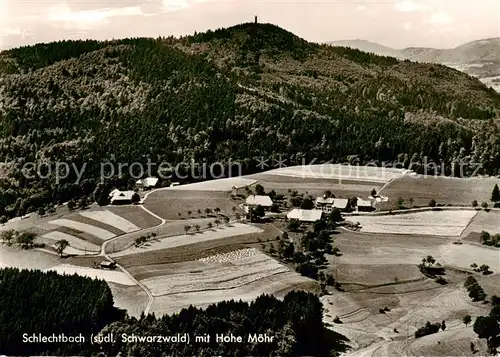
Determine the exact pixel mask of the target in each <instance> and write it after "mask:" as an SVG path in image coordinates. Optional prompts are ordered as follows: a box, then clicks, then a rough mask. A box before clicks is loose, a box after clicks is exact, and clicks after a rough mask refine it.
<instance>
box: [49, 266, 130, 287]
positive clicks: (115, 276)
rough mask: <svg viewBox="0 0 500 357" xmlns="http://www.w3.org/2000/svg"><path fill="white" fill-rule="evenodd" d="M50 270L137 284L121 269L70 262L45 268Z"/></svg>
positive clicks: (122, 283)
mask: <svg viewBox="0 0 500 357" xmlns="http://www.w3.org/2000/svg"><path fill="white" fill-rule="evenodd" d="M49 270H53V271H55V272H57V273H58V274H67V275H73V274H77V275H80V276H88V277H91V278H94V279H102V280H105V281H109V282H113V283H116V284H121V285H130V286H132V285H135V282H134V281H133V280H131V279H130V278H129V277H128V276H127V275H126V274H125V273H122V272H121V271H113V270H103V269H94V268H86V267H80V266H76V265H70V264H61V265H57V266H55V267H51V268H48V269H45V271H49Z"/></svg>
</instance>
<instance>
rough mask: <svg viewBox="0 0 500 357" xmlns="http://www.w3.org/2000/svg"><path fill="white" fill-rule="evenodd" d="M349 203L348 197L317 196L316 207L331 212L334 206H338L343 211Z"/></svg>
mask: <svg viewBox="0 0 500 357" xmlns="http://www.w3.org/2000/svg"><path fill="white" fill-rule="evenodd" d="M348 204H349V200H348V199H347V198H333V197H330V198H326V197H324V196H323V197H318V198H316V201H315V205H316V209H319V210H321V211H323V212H325V213H330V212H331V211H332V209H333V208H338V209H340V210H341V211H345V210H346V209H347V206H348Z"/></svg>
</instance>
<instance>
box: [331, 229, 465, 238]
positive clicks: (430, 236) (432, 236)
mask: <svg viewBox="0 0 500 357" xmlns="http://www.w3.org/2000/svg"><path fill="white" fill-rule="evenodd" d="M338 228H341V229H343V230H344V231H346V232H351V233H356V234H364V235H370V234H372V235H382V234H384V233H372V232H361V231H353V230H351V229H349V228H345V227H342V226H338ZM390 234H391V235H395V236H402V237H405V236H409V237H414V236H415V235H418V234H417V233H390ZM425 237H426V238H427V237H428V238H437V239H442V240H448V241H450V240H456V239H457V237H458V238H459V237H460V236H434V235H430V234H426V235H425Z"/></svg>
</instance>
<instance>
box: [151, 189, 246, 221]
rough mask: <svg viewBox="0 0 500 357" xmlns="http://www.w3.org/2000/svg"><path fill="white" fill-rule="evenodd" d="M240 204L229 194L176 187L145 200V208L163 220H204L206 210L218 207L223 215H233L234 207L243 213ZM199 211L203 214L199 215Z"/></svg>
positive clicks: (154, 193) (152, 194) (156, 192)
mask: <svg viewBox="0 0 500 357" xmlns="http://www.w3.org/2000/svg"><path fill="white" fill-rule="evenodd" d="M179 187H180V186H179ZM239 203H241V202H237V201H234V200H232V199H231V198H230V194H229V193H227V192H217V191H197V190H192V191H182V190H177V186H176V190H158V191H154V192H152V193H151V194H150V195H149V196H148V197H147V198H146V199H145V201H144V207H145V208H147V209H148V210H150V211H151V212H153V213H154V214H156V215H158V216H160V217H162V218H163V219H167V220H179V219H181V218H204V217H206V213H205V209H206V208H210V209H212V210H214V209H215V208H217V207H218V208H220V209H221V213H222V214H225V215H227V216H229V215H233V214H234V213H233V207H236V208H237V210H238V211H239V212H241V210H240V209H239V208H238V204H239ZM198 210H200V211H201V213H198V212H197V211H198ZM189 211H191V215H189V213H188V212H189ZM179 213H180V214H181V216H179Z"/></svg>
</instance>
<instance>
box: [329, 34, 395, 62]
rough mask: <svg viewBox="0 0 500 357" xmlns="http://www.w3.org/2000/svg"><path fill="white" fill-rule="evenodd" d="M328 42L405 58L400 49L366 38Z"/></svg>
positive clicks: (381, 54) (332, 44) (380, 54)
mask: <svg viewBox="0 0 500 357" xmlns="http://www.w3.org/2000/svg"><path fill="white" fill-rule="evenodd" d="M326 44H327V45H331V46H339V47H351V48H355V49H358V50H360V51H363V52H368V53H375V54H377V55H379V56H390V57H395V58H399V59H401V58H403V59H404V56H403V54H402V53H401V51H400V50H397V49H394V48H391V47H388V46H384V45H381V44H378V43H376V42H370V41H366V40H360V39H356V40H341V41H330V42H326Z"/></svg>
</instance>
